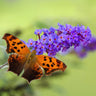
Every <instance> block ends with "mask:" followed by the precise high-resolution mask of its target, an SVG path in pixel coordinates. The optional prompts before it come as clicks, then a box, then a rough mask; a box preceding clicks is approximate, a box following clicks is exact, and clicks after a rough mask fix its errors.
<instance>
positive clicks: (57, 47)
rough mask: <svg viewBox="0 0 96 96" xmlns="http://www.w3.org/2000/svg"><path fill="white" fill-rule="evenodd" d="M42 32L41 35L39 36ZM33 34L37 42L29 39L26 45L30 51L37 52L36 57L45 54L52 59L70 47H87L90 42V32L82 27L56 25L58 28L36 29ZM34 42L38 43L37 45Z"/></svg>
mask: <svg viewBox="0 0 96 96" xmlns="http://www.w3.org/2000/svg"><path fill="white" fill-rule="evenodd" d="M42 32H43V34H42V35H41V36H40V34H41V33H42ZM35 34H36V35H38V36H39V39H38V40H37V41H33V40H31V39H30V40H29V41H28V44H29V46H31V47H32V49H35V50H38V51H37V54H38V55H39V54H43V53H47V54H48V55H49V56H53V57H54V56H55V55H56V53H58V52H59V51H60V52H64V51H67V50H68V49H69V48H71V47H72V46H73V47H74V48H76V47H78V46H80V45H83V46H87V45H88V44H89V43H90V42H91V30H90V28H89V27H87V28H85V26H83V25H81V26H79V25H77V26H72V25H69V24H66V25H65V26H64V25H61V24H60V23H58V28H54V27H50V28H49V29H36V30H35ZM31 42H35V43H31ZM36 42H39V44H38V43H36ZM31 44H33V45H34V46H32V45H31Z"/></svg>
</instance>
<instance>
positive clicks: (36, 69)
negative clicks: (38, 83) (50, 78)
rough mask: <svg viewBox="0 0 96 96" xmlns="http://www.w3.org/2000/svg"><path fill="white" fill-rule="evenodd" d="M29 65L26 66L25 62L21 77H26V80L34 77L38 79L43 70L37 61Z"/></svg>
mask: <svg viewBox="0 0 96 96" xmlns="http://www.w3.org/2000/svg"><path fill="white" fill-rule="evenodd" d="M29 65H30V66H27V64H26V65H25V68H24V73H23V75H22V77H24V78H25V79H27V80H28V82H30V81H31V80H34V79H40V78H41V77H42V76H43V71H42V69H41V67H40V65H39V64H38V63H37V62H36V63H34V64H29Z"/></svg>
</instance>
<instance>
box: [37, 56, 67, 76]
mask: <svg viewBox="0 0 96 96" xmlns="http://www.w3.org/2000/svg"><path fill="white" fill-rule="evenodd" d="M36 56H37V60H38V63H39V65H40V66H41V67H43V68H44V70H45V74H46V75H49V74H51V73H52V72H54V71H56V70H62V71H64V70H65V69H66V67H67V66H66V65H65V64H64V63H63V62H62V61H60V60H58V59H56V58H53V57H50V56H45V55H36Z"/></svg>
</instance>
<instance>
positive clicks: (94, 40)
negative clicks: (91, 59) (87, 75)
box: [74, 37, 96, 58]
mask: <svg viewBox="0 0 96 96" xmlns="http://www.w3.org/2000/svg"><path fill="white" fill-rule="evenodd" d="M95 50H96V37H91V40H90V43H89V44H87V45H86V46H84V45H80V46H78V47H76V48H75V50H74V51H75V53H76V54H77V55H78V56H79V57H80V58H83V57H85V56H86V55H87V53H88V52H90V51H95Z"/></svg>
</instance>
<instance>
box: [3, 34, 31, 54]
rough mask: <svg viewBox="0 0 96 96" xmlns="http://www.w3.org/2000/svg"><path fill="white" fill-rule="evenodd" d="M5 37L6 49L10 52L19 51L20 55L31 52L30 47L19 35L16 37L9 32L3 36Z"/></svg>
mask: <svg viewBox="0 0 96 96" xmlns="http://www.w3.org/2000/svg"><path fill="white" fill-rule="evenodd" d="M3 39H5V40H6V42H7V49H6V51H7V52H8V53H17V54H20V55H27V54H28V53H30V50H29V48H28V47H27V46H26V45H25V44H24V43H23V42H22V41H21V40H19V39H18V38H17V37H15V36H13V35H11V34H9V33H6V34H5V35H4V36H3Z"/></svg>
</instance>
